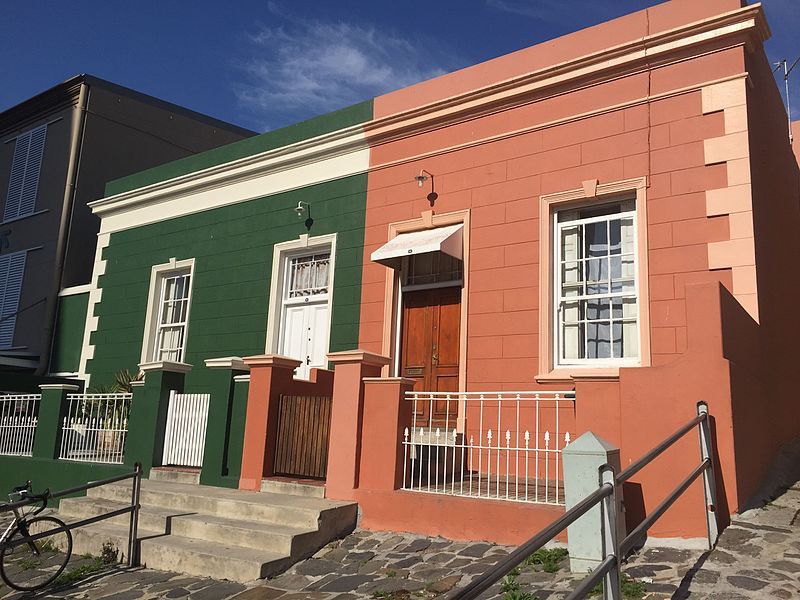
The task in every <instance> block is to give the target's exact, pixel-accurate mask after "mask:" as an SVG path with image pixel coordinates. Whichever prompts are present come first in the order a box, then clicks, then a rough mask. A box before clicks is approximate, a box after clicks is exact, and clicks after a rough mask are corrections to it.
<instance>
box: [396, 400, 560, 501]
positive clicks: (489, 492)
mask: <svg viewBox="0 0 800 600" xmlns="http://www.w3.org/2000/svg"><path fill="white" fill-rule="evenodd" d="M406 401H408V402H413V403H414V407H413V417H412V423H411V426H410V427H406V428H405V430H404V432H403V439H402V440H400V443H401V444H402V446H403V461H404V464H403V489H405V490H411V491H415V492H427V493H434V494H447V495H455V496H469V497H474V498H488V499H493V500H510V501H515V502H535V503H542V504H563V503H564V489H563V482H562V479H563V477H562V466H561V451H562V449H563V448H564V446H566V445H567V444H568V443H569V442H570V433H569V430H570V428H573V431H574V423H575V405H574V402H575V400H574V393H573V392H461V393H458V392H453V393H442V392H409V393H407V394H406Z"/></svg>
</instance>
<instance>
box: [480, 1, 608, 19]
mask: <svg viewBox="0 0 800 600" xmlns="http://www.w3.org/2000/svg"><path fill="white" fill-rule="evenodd" d="M486 6H488V7H489V8H494V9H495V10H499V11H502V12H508V13H512V14H515V15H521V16H523V17H531V18H533V19H538V20H540V21H546V22H548V23H573V22H575V15H576V14H580V15H581V18H582V19H584V20H602V19H603V17H604V15H605V13H606V12H607V7H606V9H605V10H604V8H603V7H602V2H599V3H598V2H597V1H596V0H570V1H569V2H565V1H564V0H486Z"/></svg>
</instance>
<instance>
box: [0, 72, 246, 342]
mask: <svg viewBox="0 0 800 600" xmlns="http://www.w3.org/2000/svg"><path fill="white" fill-rule="evenodd" d="M94 81H96V80H94ZM74 89H75V90H76V92H75V97H74V98H73V102H74V103H77V86H75V88H74ZM67 93H68V92H66V90H65V91H64V92H63V93H62V94H61V100H60V101H61V102H62V105H61V106H50V107H49V108H44V109H43V111H42V113H41V114H42V116H41V118H37V119H35V120H31V119H27V118H26V120H25V123H24V124H21V125H20V127H19V130H18V131H8V130H7V131H4V132H3V133H2V134H0V136H2V137H0V142H3V141H5V140H8V139H9V138H12V137H14V136H15V135H16V134H18V133H24V132H26V131H28V130H30V129H33V128H34V127H36V126H38V125H40V124H42V123H47V122H51V121H55V122H53V123H52V124H51V125H50V126H49V127H48V130H47V138H46V143H45V150H44V156H43V161H42V169H41V175H40V181H39V190H38V194H37V199H36V211H37V212H38V211H40V210H46V211H47V212H44V213H42V214H34V215H32V216H30V217H26V218H23V219H20V220H18V221H13V222H9V223H5V224H0V233H2V232H3V231H10V234H9V236H8V240H9V242H10V247H9V248H7V249H0V252H3V253H8V252H15V251H17V250H26V249H30V248H34V247H38V246H41V249H38V250H35V251H33V252H29V253H28V256H27V262H26V265H25V275H24V280H23V285H22V294H21V296H20V305H19V306H20V309H22V308H24V307H26V306H29V305H32V304H35V303H36V302H39V301H41V300H45V301H44V302H40V303H39V304H36V305H35V306H34V307H33V308H30V309H28V310H25V311H23V312H21V313H19V314H18V316H17V322H16V327H15V330H14V341H13V345H14V347H24V348H23V349H24V350H25V351H27V352H31V353H33V354H35V355H39V356H41V355H43V354H44V350H45V349H46V348H47V347H49V345H50V344H51V340H49V339H45V337H44V334H45V329H46V323H45V321H46V315H47V304H48V303H49V302H55V301H57V299H56V298H50V296H51V295H52V291H53V290H52V286H53V281H54V276H55V274H54V266H55V260H56V244H57V237H58V226H59V220H60V217H61V212H62V207H63V200H64V190H65V186H66V183H67V181H66V178H67V167H68V162H69V143H70V129H71V127H72V124H73V113H74V110H75V109H74V108H73V107H72V106H66V107H64V106H63V104H64V98H65V95H66V94H67ZM37 100H38V99H37ZM12 110H13V109H12ZM9 114H13V112H10V113H9ZM249 135H251V134H250V133H248V132H247V131H246V130H243V129H239V128H236V127H234V126H231V127H230V129H225V128H224V127H223V126H222V125H221V124H220V123H219V122H215V121H214V120H212V119H206V118H203V116H202V115H197V116H193V115H192V114H191V113H189V112H182V111H180V110H176V107H174V106H171V105H169V104H167V103H164V102H161V101H159V100H156V99H154V98H148V97H146V96H144V95H140V94H138V93H136V92H131V91H128V92H127V93H126V91H125V90H124V89H121V88H117V87H116V86H114V85H113V84H102V83H92V84H91V85H90V89H89V96H88V106H87V115H86V122H85V127H84V134H83V139H82V147H81V155H80V163H79V171H78V179H77V188H76V196H75V202H74V204H73V206H72V211H71V212H72V214H71V224H70V231H69V237H68V239H67V251H66V256H65V263H64V270H63V276H62V282H61V287H62V288H63V287H72V286H76V285H83V284H87V283H89V282H90V281H91V276H92V266H93V262H94V254H95V246H96V241H97V232H98V229H99V224H100V222H99V219H98V218H97V217H95V216H94V215H93V214H92V212H91V210H90V209H89V207H88V203H89V202H91V201H92V200H97V199H99V198H102V197H103V195H104V189H105V184H106V183H107V182H108V181H110V180H113V179H117V178H119V177H123V176H125V175H130V174H132V173H136V172H138V171H141V170H144V169H147V168H150V167H154V166H157V165H160V164H163V163H166V162H170V161H172V160H176V159H179V158H183V157H185V156H189V155H191V154H196V153H198V152H202V151H204V150H208V149H210V148H215V147H217V146H222V145H225V144H228V143H230V142H234V141H237V140H240V139H242V138H244V137H249ZM253 135H254V134H253ZM13 154H14V142H9V143H7V144H0V218H1V217H2V210H3V208H4V204H5V200H6V195H7V193H8V180H9V176H10V170H11V162H12V158H13Z"/></svg>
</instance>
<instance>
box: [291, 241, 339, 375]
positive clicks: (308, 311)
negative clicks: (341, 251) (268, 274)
mask: <svg viewBox="0 0 800 600" xmlns="http://www.w3.org/2000/svg"><path fill="white" fill-rule="evenodd" d="M329 263H330V252H318V253H316V254H312V255H306V256H297V257H292V258H289V259H288V260H287V261H286V274H285V277H284V290H283V310H282V314H281V332H280V334H281V335H280V353H281V354H283V355H284V356H289V357H291V358H295V359H297V360H299V361H301V365H300V366H299V367H298V368H297V371H296V372H295V375H296V376H297V377H299V378H302V379H308V376H309V373H310V371H311V369H312V368H313V367H324V366H325V363H326V360H325V357H326V355H327V352H328V332H329V328H330V308H329V298H330V295H329V289H328V288H329V280H330V273H329V269H328V266H329Z"/></svg>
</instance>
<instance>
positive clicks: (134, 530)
mask: <svg viewBox="0 0 800 600" xmlns="http://www.w3.org/2000/svg"><path fill="white" fill-rule="evenodd" d="M126 479H131V480H132V485H131V503H130V505H129V506H126V507H124V508H118V509H116V510H112V511H109V512H106V513H103V514H101V515H95V516H94V517H89V518H87V519H82V520H80V521H77V522H75V523H69V524H67V523H65V524H64V526H63V527H54V528H53V529H49V530H47V531H43V532H40V533H37V534H34V535H29V536H28V537H26V538H25V539H24V540H18V541H6V542H4V543H3V544H2V545H0V548H14V547H15V546H19V545H21V544H26V543H28V542H30V541H35V540H38V539H41V538H44V537H48V536H51V535H53V534H56V533H61V532H62V531H70V530H72V529H77V528H78V527H85V526H86V525H92V524H93V523H97V522H99V521H104V520H106V519H111V518H113V517H118V516H120V515H124V514H127V513H130V515H131V519H130V524H129V526H128V566H129V567H137V566H139V551H138V547H137V545H136V538H137V535H138V530H139V510H140V508H141V506H140V504H139V497H140V495H141V488H142V465H141V464H140V463H138V462H137V463H136V464H135V465H134V467H133V471H132V472H131V473H125V474H123V475H115V476H114V477H109V478H107V479H102V480H99V481H90V482H88V483H85V484H84V485H79V486H75V487H72V488H67V489H65V490H60V491H58V492H51V491H50V490H49V489H48V490H45V492H44V493H43V494H39V495H37V496H33V495H32V496H31V497H30V498H26V499H24V500H18V501H16V502H8V503H5V504H0V514H2V513H5V512H11V511H15V510H16V509H18V508H21V507H23V506H30V505H31V504H38V503H40V502H42V501H44V502H45V503H46V502H47V501H48V500H50V499H53V498H62V497H64V496H70V495H72V494H75V493H77V492H83V491H86V490H90V489H92V488H96V487H100V486H103V485H108V484H111V483H117V482H119V481H125V480H126Z"/></svg>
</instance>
